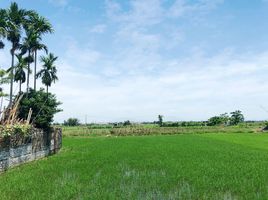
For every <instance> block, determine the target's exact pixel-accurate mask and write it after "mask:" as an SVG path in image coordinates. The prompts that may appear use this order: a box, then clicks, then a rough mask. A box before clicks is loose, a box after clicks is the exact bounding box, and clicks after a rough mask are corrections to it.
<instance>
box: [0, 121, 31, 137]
mask: <svg viewBox="0 0 268 200" xmlns="http://www.w3.org/2000/svg"><path fill="white" fill-rule="evenodd" d="M30 130H31V125H29V124H13V125H1V126H0V135H1V136H3V137H9V136H12V135H22V136H25V135H28V134H29V133H30Z"/></svg>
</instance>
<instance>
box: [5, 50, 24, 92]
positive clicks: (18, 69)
mask: <svg viewBox="0 0 268 200" xmlns="http://www.w3.org/2000/svg"><path fill="white" fill-rule="evenodd" d="M16 58H17V60H18V63H17V64H16V65H15V66H14V81H15V82H19V92H20V93H21V85H22V83H25V81H26V73H25V71H24V70H26V69H27V60H26V58H23V57H22V55H20V54H19V55H16ZM11 70H13V69H12V68H9V69H8V70H7V72H10V71H11Z"/></svg>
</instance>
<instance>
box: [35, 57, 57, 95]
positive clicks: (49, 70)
mask: <svg viewBox="0 0 268 200" xmlns="http://www.w3.org/2000/svg"><path fill="white" fill-rule="evenodd" d="M57 59H58V57H55V56H54V55H53V54H52V53H50V54H48V56H41V62H42V63H43V69H41V70H40V71H39V72H38V73H37V74H36V76H37V77H41V79H42V83H43V84H44V85H45V86H46V88H47V93H48V87H50V86H51V84H52V82H54V83H55V82H56V81H57V80H58V77H57V68H56V66H55V64H54V63H55V61H56V60H57Z"/></svg>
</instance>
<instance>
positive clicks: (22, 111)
mask: <svg viewBox="0 0 268 200" xmlns="http://www.w3.org/2000/svg"><path fill="white" fill-rule="evenodd" d="M60 104H61V103H60V102H59V101H57V99H56V96H55V95H54V94H51V93H46V92H45V91H44V89H41V90H39V91H34V90H33V89H30V91H29V93H28V95H27V94H24V96H23V98H22V99H21V101H20V105H19V112H18V118H20V119H27V117H28V113H29V110H30V108H31V109H32V111H33V112H32V116H31V123H32V124H33V125H34V126H35V127H37V128H42V129H48V128H49V127H50V125H51V123H52V122H53V117H54V115H55V114H56V113H58V112H60V111H62V110H61V109H59V108H58V106H59V105H60Z"/></svg>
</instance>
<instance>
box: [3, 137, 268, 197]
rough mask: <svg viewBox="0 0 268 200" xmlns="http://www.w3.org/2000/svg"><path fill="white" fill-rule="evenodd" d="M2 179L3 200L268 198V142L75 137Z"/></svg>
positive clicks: (251, 139) (267, 139) (256, 139)
mask: <svg viewBox="0 0 268 200" xmlns="http://www.w3.org/2000/svg"><path fill="white" fill-rule="evenodd" d="M63 142H64V143H63V149H62V150H61V152H60V153H59V154H57V155H54V156H51V157H48V158H46V159H43V160H40V161H35V162H32V163H29V164H25V165H23V166H20V167H17V168H14V169H11V170H9V171H7V172H6V173H4V174H1V175H0V194H1V195H0V199H7V200H8V199H10V200H11V199H12V200H13V199H55V200H56V199H161V200H162V199H250V200H252V199H268V135H267V134H255V133H243V134H241V133H236V134H234V133H229V134H226V133H217V134H215V133H209V134H180V135H165V136H163V135H158V136H139V137H138V136H131V137H130V136H126V137H113V136H111V137H79V136H78V137H70V136H66V137H64V140H63Z"/></svg>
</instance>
